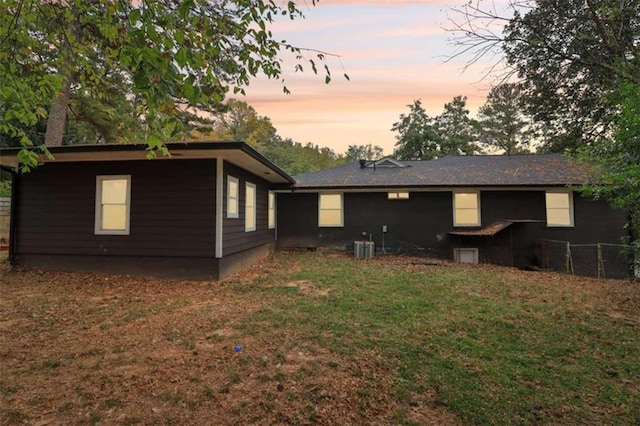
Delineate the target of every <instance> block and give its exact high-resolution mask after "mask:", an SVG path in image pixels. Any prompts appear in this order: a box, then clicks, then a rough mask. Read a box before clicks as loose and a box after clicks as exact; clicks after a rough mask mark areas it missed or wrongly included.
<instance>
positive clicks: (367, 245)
mask: <svg viewBox="0 0 640 426" xmlns="http://www.w3.org/2000/svg"><path fill="white" fill-rule="evenodd" d="M374 254H375V245H374V243H373V241H354V242H353V256H354V257H355V258H356V259H371V258H372V257H373V255H374Z"/></svg>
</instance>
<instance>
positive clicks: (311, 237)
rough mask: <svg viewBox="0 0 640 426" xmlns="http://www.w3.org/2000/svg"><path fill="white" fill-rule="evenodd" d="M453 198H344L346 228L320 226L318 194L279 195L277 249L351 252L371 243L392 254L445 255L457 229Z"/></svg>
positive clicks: (447, 195)
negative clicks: (360, 244)
mask: <svg viewBox="0 0 640 426" xmlns="http://www.w3.org/2000/svg"><path fill="white" fill-rule="evenodd" d="M451 209H452V202H451V194H450V193H446V192H432V193H426V192H423V193H411V195H410V198H409V199H408V200H389V199H388V198H387V193H386V192H377V193H345V194H344V227H335V228H333V227H332V228H325V227H319V226H318V194H314V193H304V194H303V193H280V194H278V247H280V248H295V247H317V246H332V247H337V248H340V247H342V248H345V249H350V248H351V247H352V244H353V241H354V240H361V239H367V240H368V239H371V240H373V241H374V242H375V244H376V247H377V248H378V249H382V247H383V232H382V227H383V225H386V227H387V232H386V233H385V234H384V248H385V249H386V250H387V251H388V252H395V253H398V252H400V253H403V252H420V253H429V254H431V253H433V254H434V255H435V254H440V255H443V250H445V249H446V241H447V240H448V234H447V232H448V230H450V228H451V223H452V210H451Z"/></svg>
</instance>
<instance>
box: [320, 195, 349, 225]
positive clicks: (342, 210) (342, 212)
mask: <svg viewBox="0 0 640 426" xmlns="http://www.w3.org/2000/svg"><path fill="white" fill-rule="evenodd" d="M323 195H339V196H340V208H339V209H327V208H325V209H323V208H322V196H323ZM336 210H339V211H340V223H339V224H333V223H332V224H323V223H322V212H323V211H336ZM318 227H319V228H343V227H344V193H342V192H319V193H318Z"/></svg>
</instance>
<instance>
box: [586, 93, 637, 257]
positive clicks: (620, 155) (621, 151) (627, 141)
mask: <svg viewBox="0 0 640 426" xmlns="http://www.w3.org/2000/svg"><path fill="white" fill-rule="evenodd" d="M610 99H611V106H610V107H611V109H613V110H617V111H618V112H619V113H618V118H617V122H616V131H615V134H614V137H613V138H606V139H605V138H603V139H600V140H598V141H597V142H596V143H595V144H594V145H593V146H592V147H589V148H586V149H583V150H582V156H583V158H586V159H588V160H589V161H591V162H595V163H596V164H599V165H600V166H601V167H602V169H603V171H604V173H603V174H602V176H601V177H600V179H599V181H598V182H597V183H596V184H594V185H590V186H587V187H585V188H584V192H585V193H586V194H587V195H590V196H592V197H594V198H602V199H606V200H609V201H610V202H611V204H612V205H614V206H615V207H617V208H619V209H621V210H622V211H625V212H627V213H628V214H629V218H630V227H631V234H632V236H633V239H634V241H632V243H633V244H635V246H636V248H637V258H638V259H639V260H640V85H633V84H630V83H627V84H625V85H623V86H622V87H621V88H620V89H619V90H618V91H617V92H616V93H615V94H614V95H613V96H611V98H610ZM639 266H640V265H639Z"/></svg>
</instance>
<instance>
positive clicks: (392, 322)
mask: <svg viewBox="0 0 640 426" xmlns="http://www.w3.org/2000/svg"><path fill="white" fill-rule="evenodd" d="M287 257H288V255H287ZM414 260H417V259H414ZM280 261H281V262H284V263H286V262H287V261H286V260H285V256H280ZM296 261H297V262H301V263H302V264H303V265H304V266H303V267H302V268H300V270H299V271H297V272H293V273H291V272H289V269H288V268H282V270H281V271H280V272H273V273H271V274H269V275H266V276H265V277H262V278H259V279H256V280H255V281H254V282H253V283H252V285H251V286H249V287H244V286H242V287H239V288H242V291H251V292H257V293H264V294H265V297H266V298H267V299H270V300H276V301H277V302H276V303H273V304H271V305H269V306H265V307H263V308H262V309H261V310H260V311H258V312H257V313H255V314H253V315H251V316H249V317H247V318H245V320H244V321H243V322H242V327H243V328H244V329H245V330H250V331H251V333H254V334H260V333H264V332H267V333H268V332H270V331H272V330H274V329H277V328H281V327H285V328H287V329H289V330H295V333H296V335H298V336H299V338H300V339H301V340H303V341H309V342H313V343H314V344H315V345H317V346H319V347H321V348H325V349H327V350H329V351H330V352H332V353H337V354H340V355H342V356H346V357H354V358H358V357H360V356H362V354H363V353H373V354H375V355H374V356H375V357H376V358H377V359H382V360H383V363H382V367H383V368H384V374H385V375H388V376H389V377H390V378H391V380H392V385H391V387H390V389H391V390H392V391H393V394H394V396H395V397H396V398H397V399H398V401H400V402H410V401H411V400H413V399H416V398H419V396H420V395H422V394H424V393H428V394H430V395H435V398H434V400H433V401H431V402H432V403H435V404H443V405H445V406H446V407H447V409H448V410H450V411H452V412H453V413H455V415H456V416H457V417H458V418H459V419H461V420H462V421H463V422H464V423H479V424H499V423H517V424H522V423H535V422H539V421H542V422H545V423H556V422H558V423H575V424H578V423H603V422H605V423H609V422H611V423H621V424H624V423H627V424H632V423H638V422H640V388H639V385H640V327H639V324H638V322H637V319H638V317H637V314H638V312H636V316H635V318H634V319H628V318H624V317H616V316H614V317H612V316H610V315H608V313H610V310H611V309H612V306H611V303H613V304H615V302H614V301H607V300H598V299H597V297H598V296H600V292H596V294H593V289H589V291H588V292H585V294H581V293H580V288H579V285H580V279H579V278H578V279H577V280H576V279H573V280H571V281H572V285H571V286H569V285H567V286H566V287H565V286H563V281H565V278H567V279H568V278H569V277H564V276H562V275H556V274H536V273H517V272H516V273H514V271H513V270H507V271H509V272H511V274H508V275H507V276H505V275H503V274H502V273H501V272H502V271H501V269H500V268H482V267H480V268H478V267H475V268H474V267H468V268H463V267H460V266H457V265H443V266H428V265H427V266H421V262H420V260H417V261H415V262H413V263H414V264H411V263H409V264H408V265H407V263H406V262H401V263H399V264H394V263H393V262H376V261H368V262H367V261H365V262H359V261H354V260H350V259H348V260H345V258H341V257H338V258H335V257H334V258H332V257H325V256H317V255H311V254H310V255H303V256H301V257H300V258H298V259H296ZM548 280H551V282H548ZM291 281H294V282H295V281H299V282H301V283H302V284H305V283H306V284H307V285H309V286H313V288H314V289H315V290H316V291H317V292H318V291H319V292H320V293H321V294H327V295H326V296H321V297H309V295H308V294H305V293H304V292H300V291H299V288H296V287H282V286H278V283H279V282H291ZM585 281H589V282H590V283H591V286H593V285H594V280H585ZM576 283H577V285H578V286H576ZM595 285H596V286H597V287H601V289H600V290H602V292H603V293H607V288H611V287H613V288H616V287H618V286H620V285H621V284H620V283H619V282H615V281H601V282H597V281H596V282H595ZM636 285H640V284H636ZM634 294H635V296H636V299H635V302H636V303H637V302H638V299H637V296H638V294H640V292H635V293H634ZM274 295H277V297H273V296H274ZM637 306H638V305H637V304H636V307H637ZM370 386H371V388H372V389H375V387H376V383H375V380H372V381H371V383H370Z"/></svg>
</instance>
